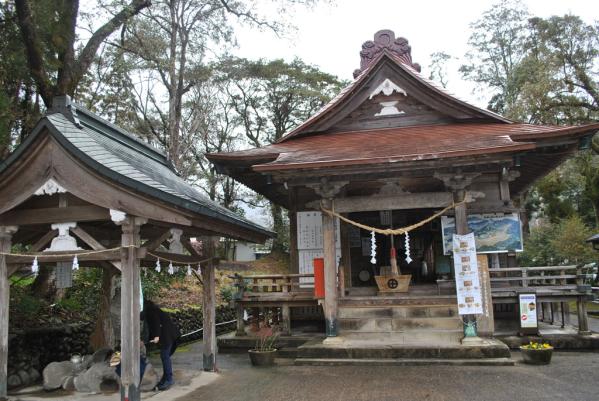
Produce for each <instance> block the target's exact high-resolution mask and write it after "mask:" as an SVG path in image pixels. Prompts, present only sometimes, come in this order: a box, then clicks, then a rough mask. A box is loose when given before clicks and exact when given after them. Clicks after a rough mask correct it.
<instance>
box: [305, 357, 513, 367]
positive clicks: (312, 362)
mask: <svg viewBox="0 0 599 401" xmlns="http://www.w3.org/2000/svg"><path fill="white" fill-rule="evenodd" d="M294 363H295V365H297V366H428V365H450V366H514V365H515V361H514V360H513V359H510V358H483V359H439V358H420V359H410V358H395V359H389V358H384V359H344V358H300V359H296V360H295V362H294Z"/></svg>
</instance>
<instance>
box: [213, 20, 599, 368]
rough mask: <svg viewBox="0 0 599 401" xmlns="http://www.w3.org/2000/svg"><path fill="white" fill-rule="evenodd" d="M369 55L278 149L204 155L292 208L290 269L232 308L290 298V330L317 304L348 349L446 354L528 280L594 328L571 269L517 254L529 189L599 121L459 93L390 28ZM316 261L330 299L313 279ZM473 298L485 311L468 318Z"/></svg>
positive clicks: (327, 328)
mask: <svg viewBox="0 0 599 401" xmlns="http://www.w3.org/2000/svg"><path fill="white" fill-rule="evenodd" d="M360 58H361V60H360V66H359V68H358V69H356V70H355V71H354V77H355V80H354V81H353V82H352V83H351V84H349V85H348V86H347V87H346V88H345V89H343V90H342V91H341V92H340V93H339V94H338V95H337V96H336V97H335V98H334V99H332V100H331V101H330V102H329V103H328V104H326V105H325V106H324V107H322V109H320V110H319V111H318V112H317V113H315V114H314V115H313V116H311V117H310V118H308V119H307V120H306V121H304V122H303V123H302V124H300V125H299V126H298V127H297V128H295V129H293V130H292V131H290V132H289V133H287V134H286V135H285V136H284V137H282V138H281V139H280V140H278V141H277V142H276V143H273V144H271V145H268V146H264V147H262V148H254V149H248V150H242V151H236V152H230V153H215V154H210V155H208V158H209V159H210V161H212V162H213V163H214V164H215V165H216V167H217V168H218V171H220V172H221V173H224V174H226V175H228V176H230V177H233V178H234V179H236V180H237V181H239V182H240V183H243V184H245V185H246V186H248V187H249V188H251V189H253V190H255V191H256V192H257V193H259V194H261V195H263V196H265V197H266V198H267V199H269V200H270V201H272V202H274V203H276V204H278V205H281V206H283V207H285V208H287V209H288V210H289V219H290V227H291V231H290V234H291V235H290V238H291V240H290V248H291V249H290V255H291V262H290V263H291V266H290V272H291V273H292V274H290V275H288V276H285V277H275V276H254V277H246V278H245V279H244V281H240V287H243V288H241V289H242V291H241V294H240V296H239V300H238V310H239V311H240V312H242V311H243V310H244V309H246V310H250V311H251V310H253V309H252V308H268V307H278V308H281V311H282V312H281V313H282V320H283V324H284V327H285V330H286V331H290V330H291V329H292V328H293V327H294V325H295V322H294V316H298V317H299V315H300V312H301V310H302V308H303V309H305V308H308V307H312V308H317V310H318V311H322V312H323V313H324V325H323V335H326V337H327V339H325V340H324V342H323V341H320V342H317V343H316V344H311V345H314V346H315V347H321V348H322V347H324V348H327V347H329V348H331V347H332V348H333V349H337V348H343V352H344V355H350V354H348V353H347V352H346V351H347V348H352V347H351V345H352V344H353V345H355V346H354V347H353V349H357V348H359V345H360V344H365V343H364V342H363V341H366V340H368V339H382V340H381V341H382V343H385V344H391V345H397V348H398V349H399V348H401V346H402V345H406V344H420V343H421V342H422V341H425V340H426V341H427V344H432V345H437V347H436V349H438V348H439V347H438V345H447V346H448V347H449V348H451V347H452V346H453V345H455V346H456V347H459V346H460V344H463V343H464V342H463V338H464V336H466V337H468V334H464V333H465V330H464V329H465V327H464V325H465V324H470V323H471V322H473V321H474V320H475V321H476V324H475V326H476V327H475V331H476V333H475V335H474V336H473V337H475V338H477V339H481V338H482V339H483V340H481V341H483V342H484V341H486V339H490V338H491V337H492V336H493V335H494V332H495V323H496V321H497V319H499V318H507V319H511V318H514V319H517V313H518V312H517V307H518V305H517V297H518V294H519V293H520V292H521V291H522V290H531V289H533V290H534V291H535V292H536V296H537V300H538V302H539V303H540V305H541V307H542V309H543V311H545V309H547V311H548V312H547V313H549V309H551V315H552V318H551V319H553V314H554V313H559V312H561V313H562V314H563V313H564V311H565V313H567V301H568V300H578V301H579V309H580V310H579V316H581V319H582V320H581V328H580V330H581V332H585V331H586V328H585V322H586V311H584V302H582V300H583V299H584V296H585V294H584V292H582V290H581V289H580V288H579V286H578V285H579V284H580V274H581V273H580V271H579V270H577V267H576V266H556V267H547V268H546V269H545V270H542V269H540V268H526V267H518V266H517V261H516V255H517V252H520V251H522V250H523V240H522V236H523V233H522V230H523V227H526V226H527V224H528V223H527V221H526V219H525V215H524V213H523V203H522V200H523V198H524V197H525V196H526V193H527V190H529V188H530V187H531V185H532V184H533V183H534V182H535V181H536V180H538V179H539V178H541V177H543V176H545V175H546V174H548V173H549V172H550V171H552V170H553V169H554V168H556V167H557V166H558V165H559V164H560V163H562V162H563V161H564V160H565V159H566V158H568V157H569V156H571V155H573V154H574V153H575V152H577V151H578V150H579V149H583V148H585V147H586V146H588V144H589V140H590V138H591V137H592V135H593V134H594V133H596V132H597V131H598V130H599V124H592V125H584V126H547V125H531V124H523V123H519V122H515V121H511V120H509V119H507V118H505V117H502V116H500V115H498V114H496V113H493V112H491V111H488V110H485V109H482V108H479V107H476V106H474V105H472V104H469V103H467V102H465V101H463V100H460V99H458V98H457V97H456V96H454V95H452V94H451V93H449V92H448V91H447V90H446V89H445V88H443V87H442V86H440V85H438V84H436V83H435V82H433V81H431V80H429V79H427V78H425V77H424V75H423V74H422V73H421V72H420V66H419V65H418V64H416V63H414V62H413V61H412V56H411V49H410V45H409V44H408V41H407V40H406V39H404V38H401V37H398V38H396V37H395V34H394V33H393V32H392V31H389V30H382V31H379V32H377V33H376V34H375V36H374V40H369V41H367V42H365V43H364V44H363V45H362V50H361V52H360ZM403 228H405V229H406V230H405V231H401V230H399V231H398V229H403ZM374 229H376V230H374ZM385 230H387V231H385ZM383 231H385V232H383ZM470 232H473V233H474V236H475V239H476V252H477V257H476V259H477V260H476V264H475V267H476V268H477V269H478V279H479V280H478V285H477V291H478V294H479V295H480V297H479V298H477V299H478V300H474V301H473V300H472V299H471V298H469V297H466V298H464V299H460V296H459V294H460V291H461V290H462V289H461V288H457V287H460V285H461V284H460V285H456V280H455V276H456V274H457V273H456V269H455V264H454V260H453V257H452V253H453V251H452V242H451V241H452V234H454V233H457V234H458V235H464V234H468V233H470ZM389 233H392V235H386V234H389ZM317 258H323V259H324V283H325V294H324V299H319V298H318V297H317V296H315V295H314V292H313V290H312V288H311V286H312V284H311V283H312V282H313V277H312V275H313V274H314V263H315V262H314V259H317ZM317 263H318V262H317ZM265 283H268V285H266V284H265ZM275 283H276V284H275ZM469 283H470V282H467V283H466V285H468V284H469ZM470 302H473V303H475V304H477V305H471V306H473V307H474V306H476V307H480V310H481V311H482V312H481V313H477V314H474V316H471V317H470V318H464V317H463V316H461V315H462V313H461V312H459V311H460V310H461V309H462V308H466V307H467V306H468V305H466V304H468V303H470ZM554 307H555V308H554ZM295 311H298V312H297V313H295ZM465 322H466V323H465ZM243 323H244V322H243V320H242V319H240V322H239V323H238V335H240V336H242V335H244V334H246V333H245V331H246V328H245V327H243ZM423 339H424V340H423ZM339 344H342V345H339ZM336 347H337V348H336ZM327 349H328V348H327ZM321 351H322V349H321ZM329 351H330V350H329ZM305 352H306V358H308V357H310V356H311V357H314V358H315V357H316V356H315V355H320V356H322V355H323V353H320V354H316V353H315V354H313V355H312V354H310V352H309V351H305ZM323 352H324V351H323ZM330 352H331V354H330V356H331V357H332V358H333V357H336V356H335V355H336V354H335V353H334V352H333V351H330ZM398 352H399V351H398ZM505 352H507V351H498V354H497V355H500V356H505ZM327 355H329V354H327ZM351 355H353V356H352V358H359V356H357V354H351ZM397 355H400V354H397ZM508 357H509V354H508Z"/></svg>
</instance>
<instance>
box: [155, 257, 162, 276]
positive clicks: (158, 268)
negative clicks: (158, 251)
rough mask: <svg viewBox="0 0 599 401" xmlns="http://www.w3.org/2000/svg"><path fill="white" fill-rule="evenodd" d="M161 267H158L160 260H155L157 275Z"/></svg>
mask: <svg viewBox="0 0 599 401" xmlns="http://www.w3.org/2000/svg"><path fill="white" fill-rule="evenodd" d="M160 270H161V267H160V259H156V271H157V272H158V273H160Z"/></svg>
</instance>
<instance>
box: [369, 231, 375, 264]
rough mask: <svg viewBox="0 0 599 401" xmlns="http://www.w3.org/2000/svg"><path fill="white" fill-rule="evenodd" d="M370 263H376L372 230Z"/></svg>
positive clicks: (372, 232)
mask: <svg viewBox="0 0 599 401" xmlns="http://www.w3.org/2000/svg"><path fill="white" fill-rule="evenodd" d="M370 256H371V258H370V263H372V264H373V265H375V264H376V236H375V234H374V231H371V232H370Z"/></svg>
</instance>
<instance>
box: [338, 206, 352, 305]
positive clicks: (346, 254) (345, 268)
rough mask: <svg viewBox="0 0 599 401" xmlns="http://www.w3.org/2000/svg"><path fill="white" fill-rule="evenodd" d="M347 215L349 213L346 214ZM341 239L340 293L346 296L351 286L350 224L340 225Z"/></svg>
mask: <svg viewBox="0 0 599 401" xmlns="http://www.w3.org/2000/svg"><path fill="white" fill-rule="evenodd" d="M344 216H345V217H347V214H345V215H344ZM339 231H340V233H339V237H340V238H339V241H341V266H340V267H339V268H340V270H339V289H340V291H339V294H340V296H341V297H344V296H345V290H346V288H351V247H350V243H349V225H348V224H341V227H339Z"/></svg>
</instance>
